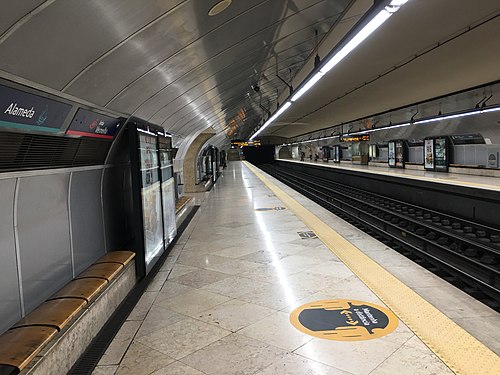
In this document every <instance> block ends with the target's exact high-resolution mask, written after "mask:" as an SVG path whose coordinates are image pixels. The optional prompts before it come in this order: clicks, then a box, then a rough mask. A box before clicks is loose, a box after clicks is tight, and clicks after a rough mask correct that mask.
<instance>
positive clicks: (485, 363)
mask: <svg viewBox="0 0 500 375" xmlns="http://www.w3.org/2000/svg"><path fill="white" fill-rule="evenodd" d="M245 165H246V166H247V167H248V168H249V169H250V170H251V171H252V172H253V173H254V174H255V175H256V176H257V177H258V178H259V179H260V180H261V181H262V182H263V183H264V184H265V185H266V186H267V187H268V188H269V189H270V190H271V191H272V192H273V193H274V194H276V196H277V197H278V198H279V199H280V200H281V201H282V202H283V203H284V204H285V205H286V206H287V207H288V208H289V209H291V210H292V211H293V212H294V213H295V214H296V215H297V216H298V217H299V218H300V219H301V220H302V221H303V222H304V224H306V225H307V226H308V227H309V228H310V229H311V230H313V231H314V232H315V233H316V235H317V236H318V237H319V238H320V239H321V241H323V243H324V244H325V245H326V246H328V248H329V249H330V250H331V251H332V252H333V253H334V254H335V255H336V256H337V257H339V258H340V259H341V260H342V262H344V264H345V265H346V266H347V267H349V268H350V269H351V271H352V272H354V274H356V276H357V277H358V278H359V279H360V280H361V281H363V282H364V283H365V284H366V285H367V286H368V287H369V288H370V289H371V290H372V291H373V292H374V293H375V294H376V295H377V296H378V297H379V298H380V299H381V300H382V301H383V302H384V303H385V304H386V305H387V306H388V307H389V308H390V309H391V310H392V311H393V312H394V313H395V314H396V315H397V316H398V318H399V319H401V321H403V322H404V323H405V324H406V325H407V326H408V327H409V328H410V329H411V330H412V331H413V332H414V333H415V334H416V335H417V336H418V337H419V338H420V339H421V340H422V341H423V342H424V343H425V344H426V345H427V346H428V347H429V348H430V349H431V350H432V351H433V352H434V353H435V354H436V355H437V356H438V357H439V358H441V360H442V361H443V362H444V363H445V364H446V365H447V366H448V367H449V368H450V369H451V370H452V371H454V372H455V373H456V374H471V375H472V374H500V357H498V356H497V355H496V354H495V353H493V352H492V351H491V350H490V349H489V348H487V347H486V346H485V345H483V344H482V343H481V342H479V341H478V340H477V339H476V338H475V337H473V336H472V335H471V334H469V333H468V332H467V331H465V330H464V329H463V328H462V327H460V326H459V325H457V324H456V323H455V322H453V321H452V320H451V319H449V318H448V317H447V316H446V315H445V314H443V313H442V312H441V311H439V310H438V309H437V308H435V307H434V306H433V305H431V304H430V303H429V302H427V301H426V300H425V299H423V298H422V297H421V296H420V295H418V294H417V293H416V292H414V291H413V290H412V289H410V288H409V287H408V286H406V285H405V284H404V283H402V282H401V281H400V280H399V279H398V278H396V277H394V276H393V275H392V274H391V273H389V272H388V271H387V270H385V269H384V268H383V267H382V266H380V265H379V264H378V263H376V262H375V261H374V260H372V259H371V258H370V257H368V256H367V255H365V254H364V253H363V252H361V251H360V250H359V249H358V248H357V247H356V246H354V245H353V244H351V243H350V242H349V241H347V240H346V239H344V238H343V237H342V236H341V235H339V234H338V233H337V232H336V231H335V230H334V229H332V228H331V227H330V226H328V225H327V224H325V223H324V222H323V221H322V220H321V219H319V218H318V217H317V216H316V215H314V214H313V213H312V212H311V211H309V210H308V209H306V208H305V207H303V206H302V205H301V204H300V203H298V202H297V201H296V200H295V199H293V198H292V197H291V196H289V195H288V194H287V193H285V192H284V191H283V190H281V189H280V188H279V187H278V186H276V185H275V184H274V183H273V182H271V181H270V180H269V179H268V178H266V177H265V175H264V174H263V173H262V172H260V171H259V170H257V169H256V168H255V167H253V166H252V165H250V164H249V163H247V162H245Z"/></svg>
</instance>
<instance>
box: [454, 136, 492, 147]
mask: <svg viewBox="0 0 500 375" xmlns="http://www.w3.org/2000/svg"><path fill="white" fill-rule="evenodd" d="M450 138H451V141H452V142H453V144H455V145H479V144H484V143H485V141H484V138H483V136H482V135H481V134H457V135H452V136H451V137H450Z"/></svg>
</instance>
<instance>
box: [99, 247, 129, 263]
mask: <svg viewBox="0 0 500 375" xmlns="http://www.w3.org/2000/svg"><path fill="white" fill-rule="evenodd" d="M134 257H135V253H134V252H132V251H126V250H118V251H111V252H109V253H107V254H106V255H104V256H102V257H101V258H100V259H99V260H98V261H97V262H95V264H99V263H113V262H114V263H121V264H123V265H124V266H126V265H127V264H129V263H130V261H131V260H132V259H134Z"/></svg>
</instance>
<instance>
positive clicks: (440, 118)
mask: <svg viewBox="0 0 500 375" xmlns="http://www.w3.org/2000/svg"><path fill="white" fill-rule="evenodd" d="M497 111H500V105H499V106H495V107H489V108H481V109H473V110H470V111H466V112H459V113H451V114H448V115H439V116H436V117H430V118H425V119H422V120H417V121H413V122H411V121H410V122H402V123H399V124H394V125H389V126H384V127H380V128H376V129H367V130H361V131H357V132H354V133H346V134H342V136H347V135H349V136H351V135H363V134H368V133H373V132H377V131H381V130H390V129H396V128H402V127H405V126H410V125H423V124H429V123H432V122H437V121H445V120H452V119H456V118H461V117H467V116H473V115H479V114H483V113H490V112H497ZM339 137H340V135H334V136H328V137H320V138H316V139H309V140H307V141H297V142H293V143H290V144H288V146H290V145H296V144H300V143H310V142H317V141H323V140H325V139H332V138H339Z"/></svg>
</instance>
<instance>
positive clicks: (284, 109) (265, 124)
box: [250, 102, 292, 141]
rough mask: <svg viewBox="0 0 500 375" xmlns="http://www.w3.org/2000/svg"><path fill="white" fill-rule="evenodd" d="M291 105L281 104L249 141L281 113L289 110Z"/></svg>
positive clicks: (287, 103) (288, 103) (289, 103)
mask: <svg viewBox="0 0 500 375" xmlns="http://www.w3.org/2000/svg"><path fill="white" fill-rule="evenodd" d="M291 105H292V103H291V102H286V103H285V104H283V105H282V106H281V107H280V109H278V111H277V112H276V113H275V114H274V115H272V116H271V117H270V118H269V120H267V121H266V122H265V123H264V125H262V126H261V127H260V129H259V130H257V132H256V133H254V134H253V135H252V136H251V137H250V141H252V140H253V139H254V138H255V137H256V136H257V135H259V134H260V132H262V131H263V130H264V129H265V128H267V127H268V126H269V125H270V124H271V123H272V122H273V121H274V120H276V119H277V118H278V117H279V116H280V115H281V114H283V112H285V111H286V110H287V109H288V108H290V106H291Z"/></svg>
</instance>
